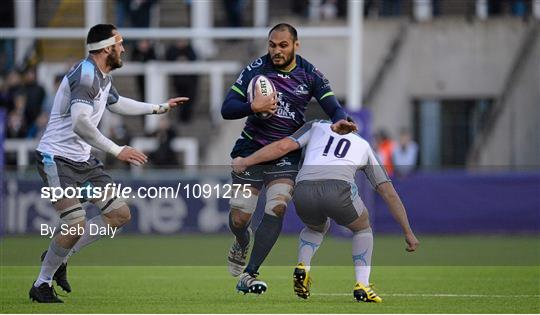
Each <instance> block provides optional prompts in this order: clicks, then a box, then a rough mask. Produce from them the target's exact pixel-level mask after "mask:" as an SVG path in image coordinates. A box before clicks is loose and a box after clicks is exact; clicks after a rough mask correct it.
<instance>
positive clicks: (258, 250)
mask: <svg viewBox="0 0 540 315" xmlns="http://www.w3.org/2000/svg"><path fill="white" fill-rule="evenodd" d="M282 225H283V218H282V217H277V216H274V215H270V214H268V213H265V214H264V216H263V219H262V221H261V224H259V227H258V228H257V232H255V242H254V243H253V250H252V251H251V256H250V257H249V263H248V265H247V267H246V269H245V270H244V271H245V272H247V273H249V274H253V273H257V272H258V271H259V267H260V266H261V264H262V263H263V261H264V259H265V258H266V256H268V253H270V250H272V247H273V246H274V244H275V243H276V241H277V239H278V237H279V233H281V227H282Z"/></svg>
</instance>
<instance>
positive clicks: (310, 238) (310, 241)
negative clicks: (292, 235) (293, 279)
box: [298, 227, 324, 271]
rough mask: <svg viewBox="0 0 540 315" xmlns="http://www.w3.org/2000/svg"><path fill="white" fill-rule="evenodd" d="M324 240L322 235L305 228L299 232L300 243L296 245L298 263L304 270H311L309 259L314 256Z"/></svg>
mask: <svg viewBox="0 0 540 315" xmlns="http://www.w3.org/2000/svg"><path fill="white" fill-rule="evenodd" d="M323 238H324V233H321V232H317V231H315V230H312V229H310V228H308V227H305V228H304V229H303V230H302V232H300V243H299V245H298V263H303V264H304V266H306V270H307V271H309V270H310V269H311V258H312V257H313V255H315V252H316V251H317V249H319V246H321V243H322V241H323Z"/></svg>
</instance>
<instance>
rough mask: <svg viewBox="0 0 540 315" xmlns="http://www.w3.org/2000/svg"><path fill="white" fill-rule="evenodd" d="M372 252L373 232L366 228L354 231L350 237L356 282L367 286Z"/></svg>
mask: <svg viewBox="0 0 540 315" xmlns="http://www.w3.org/2000/svg"><path fill="white" fill-rule="evenodd" d="M372 252H373V232H372V231H371V228H367V229H364V230H361V231H358V232H356V233H354V235H353V239H352V258H353V263H354V272H355V274H356V282H360V283H361V284H363V285H365V286H368V285H369V273H370V272H371V254H372Z"/></svg>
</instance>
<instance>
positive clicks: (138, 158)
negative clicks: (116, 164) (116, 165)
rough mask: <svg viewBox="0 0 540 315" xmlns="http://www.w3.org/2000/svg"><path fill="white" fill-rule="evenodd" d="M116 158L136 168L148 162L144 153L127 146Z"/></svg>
mask: <svg viewBox="0 0 540 315" xmlns="http://www.w3.org/2000/svg"><path fill="white" fill-rule="evenodd" d="M116 158H117V159H119V160H120V161H124V162H128V163H131V164H133V165H136V166H141V165H143V164H144V163H146V162H147V161H148V157H146V155H145V154H144V153H142V152H141V151H138V150H136V149H134V148H132V147H130V146H127V145H126V146H125V147H124V148H123V149H122V151H120V154H118V155H117V156H116Z"/></svg>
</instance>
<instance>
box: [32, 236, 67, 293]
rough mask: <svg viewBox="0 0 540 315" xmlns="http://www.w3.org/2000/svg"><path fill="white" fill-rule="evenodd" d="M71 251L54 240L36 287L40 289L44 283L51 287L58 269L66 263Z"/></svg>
mask: <svg viewBox="0 0 540 315" xmlns="http://www.w3.org/2000/svg"><path fill="white" fill-rule="evenodd" d="M69 251H70V249H69V248H63V247H61V246H60V245H58V244H57V243H56V240H54V239H53V241H52V242H51V244H50V245H49V250H48V251H47V254H46V255H45V258H44V259H43V262H42V263H41V271H40V272H39V276H38V278H37V280H36V282H34V286H35V287H39V286H40V285H41V284H43V283H47V284H49V286H51V283H52V278H53V275H54V273H55V272H56V269H58V267H60V265H61V264H62V261H64V258H65V257H66V256H67V254H68V253H69Z"/></svg>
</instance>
